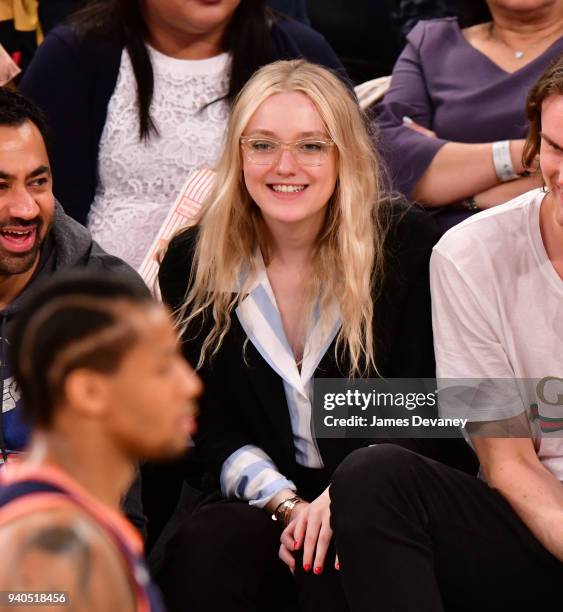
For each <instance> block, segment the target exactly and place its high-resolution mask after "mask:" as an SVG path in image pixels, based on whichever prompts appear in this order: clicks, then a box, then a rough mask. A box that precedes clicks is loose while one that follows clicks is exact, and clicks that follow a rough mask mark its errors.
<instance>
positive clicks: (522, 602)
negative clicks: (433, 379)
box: [331, 57, 563, 612]
mask: <svg viewBox="0 0 563 612" xmlns="http://www.w3.org/2000/svg"><path fill="white" fill-rule="evenodd" d="M528 116H529V118H530V121H531V129H530V135H529V138H528V143H527V148H526V152H525V157H526V162H527V166H528V167H530V166H533V165H534V162H535V158H536V156H537V155H538V154H539V161H540V169H541V173H542V176H543V179H544V182H545V188H544V189H543V190H535V191H531V192H529V193H527V194H524V195H522V196H520V197H518V198H516V199H515V200H512V201H511V202H508V203H507V204H505V205H502V206H498V207H495V208H494V209H491V210H488V211H486V212H483V213H480V214H479V215H476V216H474V217H472V218H471V219H469V220H467V221H466V222H465V223H463V224H461V225H459V226H457V227H456V228H454V229H452V230H451V231H450V232H448V233H447V234H446V235H445V236H444V237H443V238H442V240H441V241H440V242H439V243H438V244H437V245H436V247H435V248H434V253H433V256H432V261H431V283H432V301H433V323H434V341H435V342H434V343H435V349H436V362H437V371H438V377H439V379H443V380H441V385H442V386H443V387H444V386H445V387H446V388H448V385H454V386H455V387H456V390H457V392H456V393H453V394H451V395H452V397H454V398H457V400H458V401H457V403H455V402H447V403H446V406H445V409H446V412H448V411H452V412H453V411H456V412H458V411H459V410H463V411H464V416H465V417H467V418H469V421H470V426H469V427H468V428H467V431H468V433H469V435H470V437H471V443H472V445H473V447H474V449H475V451H476V452H477V455H478V458H479V461H480V464H481V468H480V476H481V478H476V477H472V476H470V475H467V474H464V473H461V472H458V471H456V470H453V469H451V468H449V467H447V466H443V465H441V464H439V463H436V462H433V461H431V460H429V459H426V458H423V457H420V456H418V455H416V454H414V453H411V452H409V451H406V450H404V449H402V448H399V447H396V446H388V445H380V446H375V447H372V448H368V449H363V450H361V451H358V452H357V453H354V454H353V455H352V456H350V457H349V458H348V459H347V460H346V461H345V462H344V463H343V464H342V466H341V467H340V468H339V469H338V471H337V473H336V474H335V478H334V482H333V485H332V487H331V499H332V504H333V506H334V508H333V512H332V516H333V529H334V533H335V538H336V542H337V549H338V555H339V560H340V566H341V572H342V579H343V582H344V588H345V592H346V597H347V599H348V602H349V604H350V609H351V612H363V611H366V612H367V611H368V610H370V611H371V610H373V609H381V610H393V611H394V612H403V611H404V612H407V611H408V612H411V611H413V610H416V611H417V612H440V611H442V610H448V612H450V611H456V612H462V611H463V612H466V611H467V612H469V611H474V610H479V611H481V610H482V611H484V610H494V611H505V610H506V611H508V610H510V611H511V612H514V611H516V610H527V611H531V610H547V609H558V608H561V601H560V600H561V597H562V596H561V588H562V587H563V484H562V482H561V481H563V57H562V58H560V59H559V61H558V62H557V63H556V64H554V65H553V66H552V67H551V68H550V69H549V70H548V71H547V72H546V73H545V74H544V75H543V76H542V78H541V79H540V80H539V81H538V83H537V84H536V85H535V86H534V88H533V89H532V91H531V92H530V96H529V100H528ZM452 379H455V380H453V381H452ZM468 379H472V380H468ZM476 384H479V388H478V392H477V391H476V387H475V386H472V385H476ZM460 385H463V386H465V387H466V388H467V389H469V390H470V391H472V393H467V394H463V393H459V387H460ZM446 397H447V394H446ZM460 397H461V398H463V397H465V398H468V397H471V399H470V400H467V401H466V403H465V406H460V401H459V398H460ZM448 416H449V415H448ZM455 416H458V414H456V415H455ZM557 601H559V602H560V603H559V604H557Z"/></svg>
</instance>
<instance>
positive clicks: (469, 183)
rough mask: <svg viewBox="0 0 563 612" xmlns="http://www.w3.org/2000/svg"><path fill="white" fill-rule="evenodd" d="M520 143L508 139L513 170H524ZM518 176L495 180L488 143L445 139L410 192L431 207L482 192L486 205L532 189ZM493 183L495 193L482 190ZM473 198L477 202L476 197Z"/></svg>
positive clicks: (487, 188) (483, 202) (487, 189)
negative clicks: (510, 179) (507, 181)
mask: <svg viewBox="0 0 563 612" xmlns="http://www.w3.org/2000/svg"><path fill="white" fill-rule="evenodd" d="M523 147H524V140H511V141H510V154H511V157H512V165H513V167H514V171H515V172H516V173H517V174H520V173H522V172H523V171H524V168H523V166H522V161H521V159H522V149H523ZM530 178H531V177H530ZM521 180H522V179H516V180H515V181H511V182H510V183H501V182H500V181H499V180H498V177H497V175H496V172H495V167H494V165H493V155H492V143H483V144H465V143H461V142H448V143H447V144H445V145H444V146H443V147H442V148H441V149H440V150H439V151H438V153H436V155H435V156H434V159H433V160H432V162H431V163H430V166H428V168H427V170H426V172H425V173H424V174H423V175H422V177H421V178H420V179H419V181H418V182H417V183H416V185H415V188H414V190H413V193H412V195H413V198H414V199H415V200H416V201H418V202H420V203H422V204H424V205H425V206H427V207H429V208H431V207H434V206H444V205H446V204H451V203H452V202H458V201H460V200H464V199H465V198H469V197H472V196H475V194H483V197H482V198H481V199H482V200H483V201H482V207H483V208H488V207H489V206H491V205H494V204H500V203H501V202H506V201H508V200H509V199H511V198H514V197H516V196H518V195H520V194H521V193H525V192H526V191H529V190H530V189H533V187H528V186H527V185H528V182H529V181H528V182H520V181H521ZM508 185H510V186H511V187H510V189H508V191H507V195H508V197H506V196H505V195H504V192H505V190H507V186H508ZM535 186H536V185H534V187H535ZM495 187H496V188H498V189H499V190H500V191H499V192H498V193H494V192H492V193H488V194H486V193H485V192H489V190H490V191H492V188H493V189H494V188H495ZM501 188H502V189H501ZM503 198H505V199H503ZM476 201H477V202H478V203H479V197H477V198H476ZM487 204H488V205H487Z"/></svg>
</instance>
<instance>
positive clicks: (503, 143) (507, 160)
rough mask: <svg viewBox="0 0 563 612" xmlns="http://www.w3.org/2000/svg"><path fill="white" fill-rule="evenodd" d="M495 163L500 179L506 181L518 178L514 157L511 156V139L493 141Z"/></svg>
mask: <svg viewBox="0 0 563 612" xmlns="http://www.w3.org/2000/svg"><path fill="white" fill-rule="evenodd" d="M493 164H494V166H495V172H496V173H497V177H498V179H499V181H502V182H503V183H505V182H506V181H512V180H513V179H515V178H518V175H517V174H516V173H515V172H514V167H513V165H512V158H511V157H510V141H509V140H498V141H497V142H493Z"/></svg>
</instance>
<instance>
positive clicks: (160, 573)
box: [149, 487, 348, 612]
mask: <svg viewBox="0 0 563 612" xmlns="http://www.w3.org/2000/svg"><path fill="white" fill-rule="evenodd" d="M193 491H194V490H193V489H192V490H191V493H192V494H193ZM189 497H190V491H189V489H188V488H187V487H186V488H185V490H184V492H183V498H182V499H181V500H180V504H179V506H178V510H177V512H176V513H175V515H174V516H173V517H172V519H171V521H170V522H169V524H168V525H167V527H166V528H165V530H164V532H163V533H162V535H161V537H160V540H159V541H158V542H157V543H156V545H155V547H154V549H153V551H152V552H151V555H150V557H149V564H150V566H151V570H152V573H153V575H154V577H155V579H156V581H157V583H158V585H159V586H160V588H161V590H162V592H163V595H164V599H165V601H166V605H167V607H168V610H169V612H215V611H217V612H298V611H302V612H347V610H348V608H347V606H346V603H345V600H344V593H343V590H342V585H341V581H340V574H339V572H337V571H336V570H335V569H334V560H335V552H334V547H333V548H332V549H331V550H330V551H329V554H328V557H327V561H326V563H325V568H324V570H323V573H322V574H321V575H320V576H316V575H314V574H313V573H312V572H309V573H305V572H304V571H303V569H302V566H303V563H302V557H300V558H297V557H296V566H297V568H296V572H295V577H293V576H292V575H291V573H290V572H289V570H288V568H287V566H286V565H285V564H284V563H282V562H281V561H280V560H279V558H278V551H279V546H280V535H281V527H280V526H279V524H278V523H276V522H274V521H272V520H271V518H270V517H269V515H268V514H267V513H266V512H264V511H263V510H260V509H258V508H252V507H250V506H249V505H248V504H246V503H243V502H237V501H227V500H215V501H213V500H211V501H210V500H205V501H204V502H203V503H200V504H195V505H194V504H193V503H192V502H193V500H190V499H189ZM194 506H195V507H194Z"/></svg>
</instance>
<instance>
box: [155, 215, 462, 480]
mask: <svg viewBox="0 0 563 612" xmlns="http://www.w3.org/2000/svg"><path fill="white" fill-rule="evenodd" d="M196 232H197V230H196V229H193V228H192V229H188V230H186V231H185V232H183V233H182V234H180V235H178V236H177V237H176V238H174V239H173V240H172V241H171V243H170V246H169V248H168V251H167V253H166V255H165V257H164V260H163V262H162V265H161V268H160V274H159V281H160V288H161V292H162V295H163V298H164V300H165V302H166V303H168V304H169V305H170V306H171V307H172V308H173V309H174V308H177V307H178V306H180V305H181V304H182V302H183V299H184V296H185V293H186V289H187V280H188V274H189V270H190V266H191V262H192V257H193V250H194V245H195V236H196ZM437 239H438V233H437V230H436V228H435V226H434V223H433V221H432V220H431V218H430V217H429V216H428V214H427V213H426V212H424V211H421V210H419V209H414V208H412V209H410V210H408V211H407V212H405V211H404V210H403V211H401V213H400V214H399V213H398V212H397V213H394V215H393V223H392V226H391V229H390V232H389V234H388V236H387V240H386V249H387V268H386V274H385V282H384V286H383V290H382V292H381V294H380V296H381V297H380V298H379V299H378V300H377V302H376V308H375V314H374V337H375V339H376V363H377V365H378V369H379V371H380V372H381V374H382V375H383V376H385V377H405V378H407V377H412V378H415V377H425V378H432V377H434V376H435V363H434V349H433V342H432V323H431V310H430V286H429V259H430V254H431V251H432V247H433V245H434V244H435V242H436V241H437ZM201 329H202V330H203V331H202V333H199V334H195V336H196V337H194V334H193V332H192V335H191V337H185V338H184V344H183V348H184V353H185V355H186V358H187V359H188V360H189V361H190V362H191V363H192V364H195V363H197V360H198V357H199V351H200V348H201V344H202V339H203V338H204V337H205V335H204V334H205V332H206V330H208V329H209V326H208V325H204V326H203V327H202V328H201ZM245 339H246V334H245V332H244V331H243V329H242V327H241V325H240V323H239V321H238V318H237V317H236V315H234V316H233V318H232V322H231V328H230V330H229V332H228V334H227V335H226V337H225V339H224V340H223V344H222V345H221V348H220V350H219V352H218V354H217V355H216V356H215V357H214V358H213V359H212V360H211V362H209V360H208V361H207V362H206V363H205V364H204V365H203V367H202V369H201V370H200V372H199V373H200V375H201V377H202V379H203V382H204V385H205V391H204V395H203V397H202V398H201V401H200V410H201V412H200V418H199V431H198V434H197V436H196V448H197V449H199V452H200V453H201V456H202V457H203V461H204V462H205V465H206V470H207V476H208V480H207V483H208V486H210V487H212V488H213V487H215V488H218V485H219V475H220V472H221V467H222V465H223V462H224V461H225V460H226V459H227V458H228V457H229V455H231V454H232V453H233V452H235V451H236V450H238V449H239V448H241V447H242V446H245V445H247V444H253V445H256V446H258V447H260V448H261V449H262V450H264V451H265V452H266V453H267V454H268V455H269V456H270V457H271V459H272V460H273V461H274V463H275V464H276V466H277V467H278V470H279V471H280V472H281V473H282V474H284V475H285V476H286V477H287V478H289V479H291V480H293V481H294V482H296V484H297V485H298V486H299V474H298V473H297V472H298V468H297V464H296V461H295V448H294V443H293V434H292V430H291V422H290V417H289V410H288V407H287V402H286V398H285V392H284V388H283V382H282V379H281V378H280V377H279V376H278V374H276V372H274V371H273V370H272V369H271V367H270V366H269V365H268V364H267V363H266V361H265V360H264V359H263V358H262V356H261V355H260V353H259V352H258V351H257V350H256V349H255V347H254V345H253V344H252V343H251V342H248V343H247V346H246V352H245V358H244V359H243V354H242V348H243V344H244V341H245ZM346 376H347V371H346V370H345V369H344V371H342V370H341V369H340V368H339V367H338V365H337V363H336V361H335V359H334V341H333V343H332V345H331V346H330V348H329V350H328V351H327V352H326V353H325V355H324V357H323V358H322V360H321V362H320V364H319V366H318V368H317V370H316V371H315V377H331V378H337V377H346ZM374 376H375V374H374ZM368 442H373V440H369V441H368V440H360V439H318V440H317V443H318V447H319V451H320V453H321V456H322V459H323V462H324V464H325V466H326V468H327V473H328V474H327V475H328V476H330V474H331V473H332V472H333V471H334V470H335V468H336V467H337V466H338V464H339V463H340V462H341V461H342V460H343V459H344V457H345V456H346V455H347V454H348V453H350V452H351V451H352V450H354V449H355V448H358V447H360V446H365V445H366V444H367V443H368ZM393 442H395V443H397V442H401V441H398V440H393ZM428 442H429V441H428V440H418V441H402V444H403V445H406V446H409V447H411V448H413V449H415V450H419V451H422V452H424V453H425V454H428V455H431V456H434V457H437V458H441V457H440V452H441V450H440V449H438V450H435V449H430V450H427V449H426V448H425V447H426V446H427V445H428ZM448 442H450V441H442V442H440V443H439V444H438V446H439V447H441V446H444V444H445V445H446V446H447V444H448ZM327 484H328V483H327ZM206 488H207V487H206Z"/></svg>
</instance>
